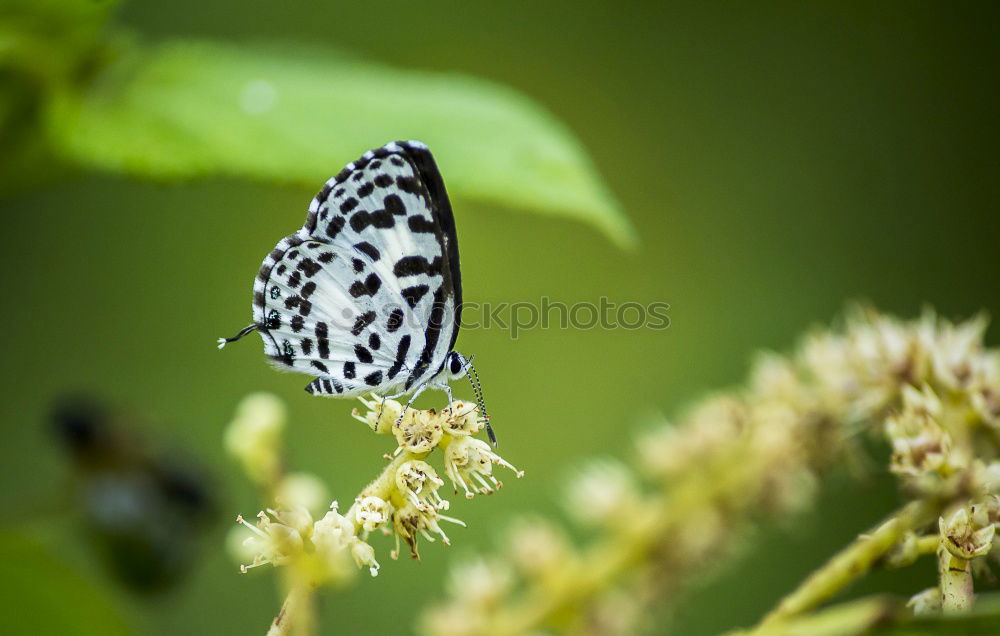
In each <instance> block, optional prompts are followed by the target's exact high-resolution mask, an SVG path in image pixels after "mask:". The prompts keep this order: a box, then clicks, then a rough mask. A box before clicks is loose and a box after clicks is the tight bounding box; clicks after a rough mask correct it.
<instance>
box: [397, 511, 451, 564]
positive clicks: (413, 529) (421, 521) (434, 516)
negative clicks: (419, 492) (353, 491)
mask: <svg viewBox="0 0 1000 636" xmlns="http://www.w3.org/2000/svg"><path fill="white" fill-rule="evenodd" d="M439 521H449V522H451V523H454V524H457V525H460V526H462V527H465V522H464V521H462V520H461V519H456V518H454V517H449V516H447V515H443V514H441V512H440V511H439V510H438V509H437V508H433V507H430V506H415V505H413V504H412V503H407V504H406V505H405V506H403V507H401V508H399V509H397V510H396V511H395V512H394V513H393V515H392V523H393V529H394V530H395V531H396V536H397V537H398V538H400V539H402V540H403V541H405V542H406V544H407V545H408V546H409V547H410V554H411V556H413V558H415V559H416V558H419V554H418V553H417V536H418V535H419V536H422V537H423V538H424V539H426V540H427V541H430V542H432V543H433V542H434V540H435V535H437V536H439V537H441V542H442V543H444V544H445V545H451V539H449V538H448V535H447V534H445V532H444V530H443V529H442V528H441V525H440V524H439V523H438V522H439Z"/></svg>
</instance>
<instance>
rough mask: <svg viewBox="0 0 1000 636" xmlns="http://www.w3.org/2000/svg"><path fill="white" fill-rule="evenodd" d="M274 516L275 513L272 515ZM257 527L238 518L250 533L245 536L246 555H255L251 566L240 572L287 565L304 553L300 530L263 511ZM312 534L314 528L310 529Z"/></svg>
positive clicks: (258, 517) (243, 544)
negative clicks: (261, 567)
mask: <svg viewBox="0 0 1000 636" xmlns="http://www.w3.org/2000/svg"><path fill="white" fill-rule="evenodd" d="M272 514H273V513H272ZM257 519H258V520H257V525H253V524H251V523H250V522H248V521H247V520H246V519H244V518H243V515H239V516H237V517H236V522H237V523H239V524H241V525H242V526H244V527H245V528H247V529H248V530H249V531H250V533H249V535H244V539H243V541H242V547H243V551H244V554H251V555H253V560H252V561H251V562H250V563H249V564H245V565H240V571H241V572H244V573H246V572H247V570H249V569H250V568H255V567H258V566H261V565H265V564H268V563H270V564H272V565H285V564H286V563H288V562H289V561H290V560H291V559H293V558H294V557H295V556H297V555H299V554H301V553H302V551H303V541H302V539H303V537H302V534H301V533H300V532H299V530H298V529H296V528H295V527H292V526H290V525H286V524H285V523H282V522H280V521H278V520H277V518H274V519H272V518H271V517H270V516H268V514H267V513H265V512H264V511H261V512H259V513H258V514H257ZM309 531H310V534H311V531H312V528H311V527H310V528H309Z"/></svg>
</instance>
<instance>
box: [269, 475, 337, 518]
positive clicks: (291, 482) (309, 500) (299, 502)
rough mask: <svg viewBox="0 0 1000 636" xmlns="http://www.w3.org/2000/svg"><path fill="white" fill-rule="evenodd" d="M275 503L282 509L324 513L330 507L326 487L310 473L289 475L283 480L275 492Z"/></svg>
mask: <svg viewBox="0 0 1000 636" xmlns="http://www.w3.org/2000/svg"><path fill="white" fill-rule="evenodd" d="M274 501H275V503H277V504H278V506H279V507H281V508H304V509H306V510H308V511H310V512H322V511H323V510H325V509H326V508H328V507H329V504H330V496H329V495H328V493H327V490H326V486H325V485H324V484H323V482H322V481H320V480H319V478H318V477H316V476H315V475H312V474H310V473H304V472H299V473H289V474H287V475H285V476H284V477H282V478H281V481H279V482H278V485H277V487H276V488H275V492H274Z"/></svg>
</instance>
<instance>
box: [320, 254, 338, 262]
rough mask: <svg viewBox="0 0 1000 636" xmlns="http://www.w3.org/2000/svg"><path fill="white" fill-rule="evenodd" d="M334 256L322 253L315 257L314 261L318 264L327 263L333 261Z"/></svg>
mask: <svg viewBox="0 0 1000 636" xmlns="http://www.w3.org/2000/svg"><path fill="white" fill-rule="evenodd" d="M335 256H336V254H334V253H333V252H323V253H322V254H320V255H319V256H317V257H316V260H317V261H319V262H320V263H329V262H330V261H332V260H333V258H334V257H335Z"/></svg>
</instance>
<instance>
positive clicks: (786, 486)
mask: <svg viewBox="0 0 1000 636" xmlns="http://www.w3.org/2000/svg"><path fill="white" fill-rule="evenodd" d="M985 328H986V321H985V320H984V319H982V318H975V319H973V320H970V321H967V322H964V323H960V324H952V323H950V322H947V321H944V320H941V319H939V318H937V317H936V316H934V315H932V314H930V313H927V314H925V315H924V316H923V317H921V318H920V319H918V320H915V321H910V322H904V321H899V320H895V319H892V318H889V317H885V316H881V315H878V314H876V313H875V312H874V311H871V310H863V309H862V310H856V311H854V312H853V313H852V314H851V315H850V316H849V318H848V320H847V324H846V328H845V329H844V330H843V331H840V332H835V331H828V330H820V331H816V332H814V333H812V334H811V335H809V336H808V337H806V338H805V340H804V341H803V343H802V344H801V346H800V347H799V349H798V351H797V352H795V353H794V354H793V355H791V356H779V355H776V354H767V355H763V356H761V357H760V358H759V360H758V362H757V364H756V365H755V367H754V369H753V371H752V373H751V376H750V378H749V381H748V382H747V386H746V387H745V388H744V389H742V390H739V391H735V392H732V393H727V394H720V395H716V396H712V397H710V398H708V399H707V400H705V401H703V402H702V403H700V404H698V405H696V406H695V407H694V408H693V409H691V410H690V411H688V412H687V413H686V414H684V415H683V416H682V417H681V419H680V421H679V423H678V424H677V425H672V424H662V425H658V426H655V427H653V428H652V429H651V430H649V431H647V432H646V433H644V434H642V435H641V436H640V438H639V440H638V443H637V452H636V460H635V461H634V462H632V463H631V465H634V466H636V467H638V470H637V471H635V470H632V469H630V468H628V467H626V465H625V464H619V463H614V462H610V461H601V462H597V463H594V464H593V465H591V466H590V467H589V468H587V469H584V470H582V471H580V472H579V474H578V475H577V476H576V478H575V479H574V480H573V482H572V484H571V486H570V490H569V493H568V494H567V497H566V501H567V502H568V505H567V507H568V509H569V510H570V512H571V514H572V516H573V517H574V518H575V519H576V520H578V521H579V522H581V523H586V524H588V525H591V526H595V527H596V528H597V535H596V537H595V539H594V540H593V543H592V544H591V545H589V546H588V547H586V548H577V547H575V546H573V544H572V543H571V542H570V541H569V540H568V539H567V536H566V534H564V533H562V532H560V531H559V530H558V529H556V528H555V527H554V526H552V525H550V524H546V523H542V522H539V521H537V520H536V521H533V522H530V523H527V524H520V525H518V527H517V529H516V530H515V531H514V532H513V533H512V538H511V540H510V541H509V543H508V545H507V547H506V548H505V549H504V550H503V556H501V557H497V558H495V559H489V558H481V559H480V560H479V561H477V562H476V563H477V564H478V565H476V566H475V567H467V568H462V569H459V570H457V571H456V573H455V576H456V577H459V578H463V579H464V580H463V581H462V582H461V583H459V584H454V585H451V586H450V590H451V593H450V598H449V599H448V600H447V601H446V602H444V603H443V604H441V605H439V606H438V607H436V608H433V609H432V610H431V611H429V612H428V613H427V614H425V616H424V618H423V622H422V628H423V631H424V632H425V633H427V634H436V635H441V636H448V635H455V636H458V635H472V634H487V633H534V632H545V631H550V630H553V629H558V630H560V631H561V630H568V631H573V632H574V633H601V634H607V633H634V632H635V631H636V630H637V629H638V628H639V623H641V621H642V619H643V617H644V616H646V615H647V614H648V612H647V611H646V606H648V605H649V604H650V603H652V601H653V600H654V599H655V600H656V602H657V603H658V604H659V605H660V606H663V605H665V604H667V602H666V601H665V599H667V598H675V596H676V595H673V594H669V593H670V592H672V591H674V590H676V589H678V588H682V587H683V586H685V585H686V584H688V583H689V582H690V581H691V580H693V579H696V578H700V577H702V576H703V575H704V573H705V572H706V571H709V570H710V569H711V567H712V566H713V565H715V564H718V563H720V562H721V561H722V560H723V558H724V557H725V556H726V555H727V553H728V552H729V551H730V550H732V549H733V546H734V545H735V543H736V542H735V541H734V538H735V537H736V536H738V535H739V534H740V530H741V528H744V527H745V526H747V525H748V524H750V523H753V522H754V521H756V520H764V519H767V518H772V517H784V516H787V515H788V514H789V513H791V512H794V511H796V510H798V509H801V508H802V507H803V506H805V505H807V504H809V503H811V502H812V501H813V499H814V494H815V491H816V483H817V481H818V478H819V477H820V476H821V475H822V473H823V470H824V469H825V468H827V467H829V466H830V465H832V464H834V463H836V462H838V461H840V462H843V461H846V460H850V459H854V460H857V459H859V458H858V455H859V454H860V453H862V452H865V451H863V450H862V448H863V447H862V445H860V444H859V443H858V442H857V440H858V433H863V432H868V433H870V434H872V435H874V436H876V437H883V438H884V439H886V441H887V442H888V443H889V445H890V446H891V449H892V450H891V457H889V458H888V461H887V463H888V468H889V470H890V471H891V472H892V473H893V474H895V475H896V476H897V477H898V479H899V480H900V485H901V489H902V492H903V494H904V496H905V497H906V498H907V499H908V500H909V503H908V504H907V505H906V506H904V508H902V509H901V510H902V511H903V512H901V513H900V514H899V515H898V516H896V517H892V518H890V519H889V521H888V522H886V523H885V524H883V525H882V526H880V527H879V528H878V529H876V530H875V531H873V533H872V534H870V535H867V534H866V535H862V536H861V537H859V539H858V542H859V546H860V547H856V548H855V549H854V550H853V551H852V550H850V549H849V550H847V551H846V552H845V555H846V556H843V557H838V559H840V560H839V561H838V560H836V559H835V560H833V561H831V570H830V572H833V573H834V574H830V573H829V572H827V573H824V576H819V577H814V578H815V580H810V581H808V582H807V584H804V585H803V587H802V588H800V590H796V592H795V593H794V594H793V595H791V596H790V598H789V599H786V600H787V601H788V602H783V604H782V606H780V607H779V608H778V610H776V611H775V612H773V613H772V615H770V616H769V617H768V618H769V620H773V621H780V620H788V619H789V618H790V617H793V616H795V615H796V614H797V613H801V612H803V611H808V610H809V609H811V608H813V607H815V606H816V605H818V604H819V603H820V602H821V601H822V600H825V599H827V598H829V597H830V596H832V595H833V594H834V593H835V592H836V590H837V589H839V587H838V586H843V585H846V584H847V583H848V582H850V581H851V580H853V577H857V576H860V575H861V574H862V573H863V572H864V571H865V570H867V569H868V568H869V567H871V566H872V564H874V563H879V562H881V563H884V564H887V565H895V566H902V565H906V564H908V563H911V562H913V561H914V560H916V559H917V558H919V557H920V555H922V554H932V553H933V554H937V555H938V559H939V582H938V586H936V587H935V588H933V589H932V590H930V591H925V592H922V593H920V594H918V595H917V596H915V597H914V601H913V604H912V606H913V607H914V608H915V609H917V610H922V611H941V610H944V611H948V610H949V608H952V609H961V607H962V604H963V603H965V604H966V605H968V604H969V603H971V600H970V599H971V590H972V585H971V582H972V576H973V574H974V572H975V571H977V567H974V566H976V563H977V562H978V561H980V560H983V559H987V558H994V557H997V556H998V555H1000V540H997V541H994V529H995V524H996V523H997V520H998V518H1000V499H998V497H997V495H998V494H1000V461H998V460H997V459H995V458H997V457H1000V353H998V352H997V351H992V350H987V349H985V348H984V347H983V344H982V339H983V333H984V331H985ZM852 558H856V559H858V561H857V563H858V564H859V565H858V566H857V567H853V566H852V567H848V568H846V569H842V570H838V568H843V565H844V563H851V562H852V561H851V559H852ZM491 563H505V564H511V565H510V567H508V568H506V569H497V567H496V566H489V567H487V565H485V564H491ZM484 572H487V573H489V576H490V577H492V580H493V585H494V589H493V592H492V593H491V594H490V595H484V594H482V593H481V592H478V591H477V590H479V589H481V587H482V585H481V584H480V583H477V581H478V580H479V579H482V578H483V577H484V576H486V574H484ZM820 584H821V585H822V589H819V588H818V587H817V586H818V585H820ZM769 624H770V623H769Z"/></svg>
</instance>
